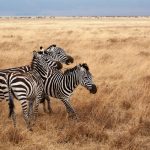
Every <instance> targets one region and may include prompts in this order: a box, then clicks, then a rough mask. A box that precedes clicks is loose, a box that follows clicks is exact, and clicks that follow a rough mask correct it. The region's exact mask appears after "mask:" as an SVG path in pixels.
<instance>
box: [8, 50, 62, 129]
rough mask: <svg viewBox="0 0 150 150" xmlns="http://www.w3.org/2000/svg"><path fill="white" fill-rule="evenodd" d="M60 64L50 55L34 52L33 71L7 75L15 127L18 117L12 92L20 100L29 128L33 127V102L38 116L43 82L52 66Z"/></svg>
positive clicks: (35, 114)
mask: <svg viewBox="0 0 150 150" xmlns="http://www.w3.org/2000/svg"><path fill="white" fill-rule="evenodd" d="M60 66H61V64H60V63H59V62H54V61H53V60H51V57H50V56H49V55H47V54H39V53H37V52H34V53H33V60H32V64H31V69H32V70H31V71H29V72H25V73H10V74H9V76H8V77H7V81H8V90H9V96H8V97H6V99H7V100H9V108H10V116H12V119H13V123H14V127H16V118H15V112H14V103H13V99H12V98H11V97H12V94H11V93H13V95H14V96H15V97H16V99H18V100H19V101H20V103H21V106H22V111H23V114H24V119H25V122H26V124H27V128H29V129H31V126H30V121H31V117H32V114H33V111H32V108H33V102H35V108H34V116H35V118H36V116H37V113H38V105H39V102H40V100H41V99H42V98H43V94H44V93H43V92H44V89H43V83H44V81H45V80H46V78H47V75H48V72H49V71H50V69H51V67H55V68H58V67H60ZM28 100H29V110H28Z"/></svg>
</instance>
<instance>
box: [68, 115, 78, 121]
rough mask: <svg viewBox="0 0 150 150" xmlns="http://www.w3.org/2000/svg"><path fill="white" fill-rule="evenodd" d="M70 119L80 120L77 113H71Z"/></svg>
mask: <svg viewBox="0 0 150 150" xmlns="http://www.w3.org/2000/svg"><path fill="white" fill-rule="evenodd" d="M68 119H69V120H70V119H71V120H78V117H77V115H76V114H71V115H68Z"/></svg>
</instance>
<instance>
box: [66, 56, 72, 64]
mask: <svg viewBox="0 0 150 150" xmlns="http://www.w3.org/2000/svg"><path fill="white" fill-rule="evenodd" d="M73 62H74V59H73V58H72V57H71V56H67V60H66V65H69V64H71V63H73Z"/></svg>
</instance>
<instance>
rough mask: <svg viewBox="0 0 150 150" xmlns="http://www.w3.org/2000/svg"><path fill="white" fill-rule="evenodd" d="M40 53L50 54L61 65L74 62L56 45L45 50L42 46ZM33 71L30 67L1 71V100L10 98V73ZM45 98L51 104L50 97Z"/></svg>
mask: <svg viewBox="0 0 150 150" xmlns="http://www.w3.org/2000/svg"><path fill="white" fill-rule="evenodd" d="M38 53H39V54H43V53H48V54H49V56H50V57H51V58H52V59H53V60H55V61H59V62H61V63H65V64H67V65H69V64H70V63H73V61H74V59H73V58H72V57H71V56H69V55H68V54H66V53H65V51H64V50H63V49H62V48H60V47H57V46H56V45H55V44H53V45H50V46H49V47H48V48H46V49H43V47H42V46H41V47H40V51H39V52H38ZM31 70H32V69H31V66H30V65H26V66H22V67H16V68H9V69H4V70H0V100H4V99H5V96H8V92H7V80H6V76H8V74H9V73H12V72H14V73H15V72H20V73H24V72H28V71H31ZM45 98H46V99H47V103H49V99H48V97H46V96H45ZM43 105H44V104H43ZM43 108H44V111H46V109H45V107H43Z"/></svg>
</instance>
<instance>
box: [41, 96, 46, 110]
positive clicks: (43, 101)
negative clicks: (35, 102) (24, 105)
mask: <svg viewBox="0 0 150 150" xmlns="http://www.w3.org/2000/svg"><path fill="white" fill-rule="evenodd" d="M40 103H42V104H43V111H44V112H45V113H46V106H45V96H44V97H42V99H41V100H40Z"/></svg>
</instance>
